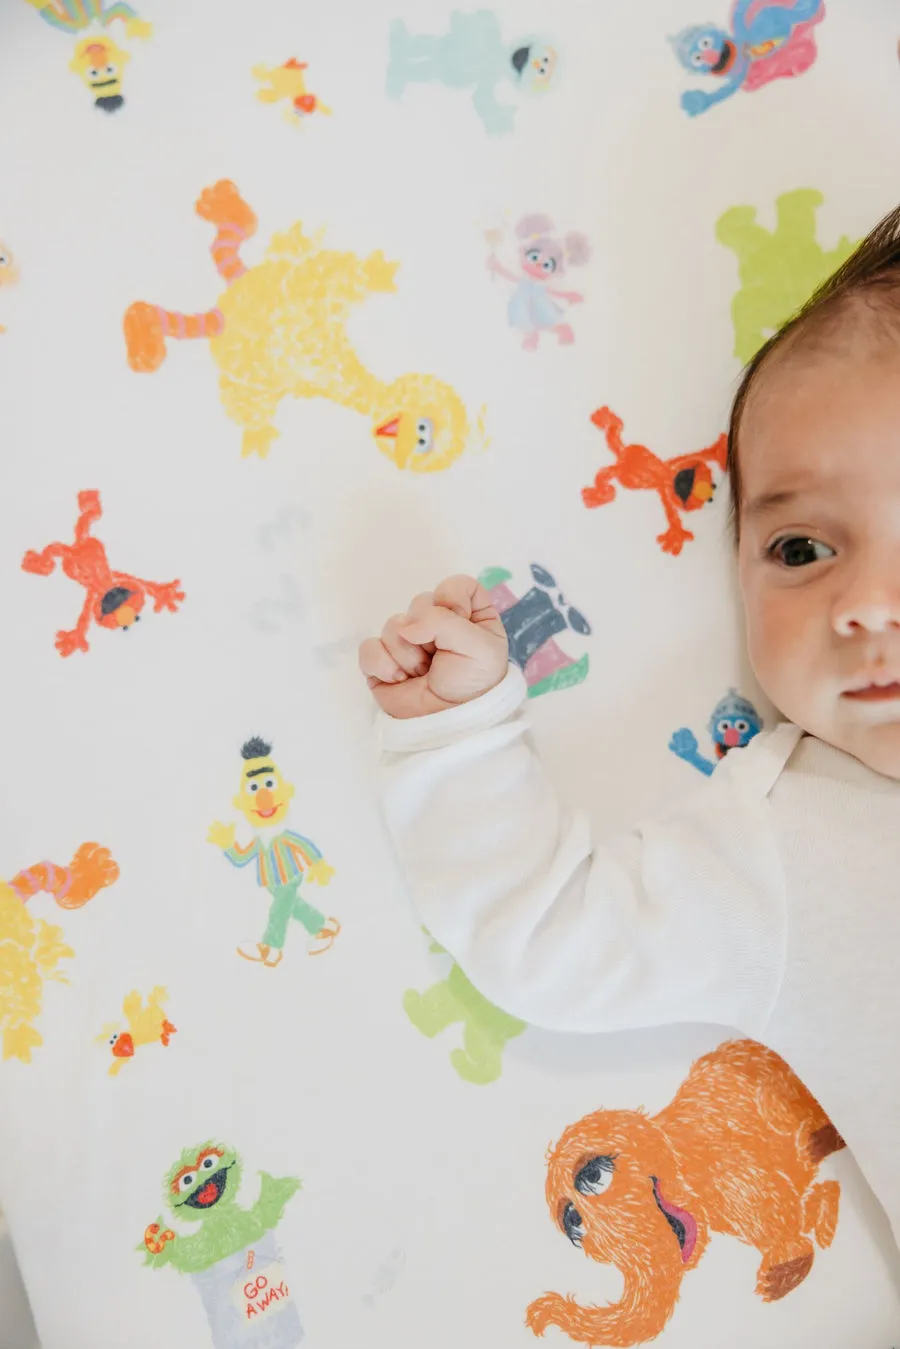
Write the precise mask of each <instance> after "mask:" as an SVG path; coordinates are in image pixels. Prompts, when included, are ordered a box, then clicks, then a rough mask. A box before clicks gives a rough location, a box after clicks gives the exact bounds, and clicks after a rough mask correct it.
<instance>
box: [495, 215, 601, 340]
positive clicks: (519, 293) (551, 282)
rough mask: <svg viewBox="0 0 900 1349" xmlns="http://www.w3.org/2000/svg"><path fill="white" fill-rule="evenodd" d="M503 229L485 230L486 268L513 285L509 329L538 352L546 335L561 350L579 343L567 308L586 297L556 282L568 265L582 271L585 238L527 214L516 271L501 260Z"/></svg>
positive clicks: (522, 223)
mask: <svg viewBox="0 0 900 1349" xmlns="http://www.w3.org/2000/svg"><path fill="white" fill-rule="evenodd" d="M498 233H501V231H496V230H489V231H487V242H488V244H489V245H490V246H491V252H490V254H489V256H488V264H487V265H488V270H489V271H490V272H491V273H492V275H494V276H499V277H502V278H503V280H504V281H509V282H511V283H512V284H513V285H514V286H515V290H514V291H513V293H512V296H511V298H510V301H509V306H508V308H507V318H508V320H509V325H510V327H511V328H516V329H518V331H519V332H521V333H522V334H523V336H522V346H523V347H524V348H525V350H526V351H536V350H537V346H538V342H539V340H540V335H541V333H542V332H550V333H553V334H554V336H555V337H556V338H557V340H558V341H559V344H560V346H568V345H570V344H571V343H572V342H574V341H575V333H574V331H573V329H572V325H571V324H570V323H568V322H567V321H566V319H565V309H564V308H563V305H564V304H567V305H573V304H581V302H582V300H583V299H584V296H583V295H582V294H581V293H580V292H579V291H577V290H560V288H559V286H558V285H557V284H556V283H557V282H558V281H560V280H561V279H562V278H563V277H564V276H565V275H566V272H567V271H568V269H569V268H570V267H582V266H584V264H585V263H586V262H587V261H588V259H589V257H590V255H591V249H590V244H589V243H588V241H587V239H586V238H585V236H584V235H583V234H579V233H577V232H576V231H574V230H573V231H570V232H569V233H568V234H565V235H560V234H558V233H557V231H556V228H555V226H554V224H553V221H552V220H551V219H550V217H549V216H547V215H537V214H535V215H526V216H523V217H522V219H521V220H520V221H519V223H518V224H517V225H516V236H517V238H518V241H519V244H518V258H517V263H516V266H517V269H518V270H513V269H512V268H510V267H507V266H505V265H504V264H503V263H502V262H501V261H500V259H499V258H498V257H497V252H496V246H497V243H499V239H498V238H497V235H498Z"/></svg>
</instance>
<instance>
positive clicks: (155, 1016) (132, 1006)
mask: <svg viewBox="0 0 900 1349" xmlns="http://www.w3.org/2000/svg"><path fill="white" fill-rule="evenodd" d="M168 1000H169V995H168V993H167V992H166V990H165V989H164V988H162V987H159V986H157V987H156V988H151V990H150V992H149V993H148V995H147V999H146V1002H145V1000H144V998H142V997H141V995H140V993H138V992H137V991H136V990H132V992H131V993H128V994H126V996H125V1000H124V1001H123V1003H122V1015H123V1017H124V1018H125V1024H124V1026H123V1025H122V1024H121V1023H118V1022H114V1021H113V1022H110V1023H109V1025H107V1026H104V1027H103V1030H102V1031H101V1032H100V1034H99V1035H98V1036H97V1039H98V1040H105V1041H106V1042H107V1043H108V1045H109V1047H110V1049H111V1050H112V1057H113V1061H112V1063H111V1064H110V1066H109V1075H110V1077H116V1076H117V1075H118V1074H119V1073H120V1072H121V1071H122V1069H123V1068H124V1067H125V1064H126V1063H127V1062H128V1060H129V1059H132V1058H134V1054H135V1051H136V1050H138V1049H140V1048H141V1047H142V1046H143V1045H154V1044H162V1045H168V1044H169V1042H170V1040H171V1038H172V1036H173V1035H174V1034H175V1031H176V1030H177V1029H178V1028H177V1026H173V1025H172V1023H171V1021H169V1020H168V1019H167V1017H166V1014H165V1011H164V1010H163V1009H164V1006H165V1004H166V1003H167V1002H168Z"/></svg>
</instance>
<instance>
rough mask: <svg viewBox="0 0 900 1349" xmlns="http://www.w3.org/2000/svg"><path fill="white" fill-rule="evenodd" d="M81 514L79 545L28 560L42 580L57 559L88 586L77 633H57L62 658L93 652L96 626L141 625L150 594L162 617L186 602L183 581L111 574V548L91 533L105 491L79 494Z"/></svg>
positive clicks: (55, 547)
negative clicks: (108, 550)
mask: <svg viewBox="0 0 900 1349" xmlns="http://www.w3.org/2000/svg"><path fill="white" fill-rule="evenodd" d="M78 509H79V512H80V514H79V516H78V519H77V521H76V522H75V540H74V542H73V543H50V544H48V545H47V547H46V548H43V549H42V550H41V551H40V552H39V553H36V552H32V551H29V552H27V553H26V554H25V556H24V557H23V559H22V570H23V571H30V572H34V573H35V575H37V576H49V575H50V573H51V572H52V571H53V569H54V567H55V566H56V563H57V560H58V561H59V562H60V563H61V564H62V569H63V571H64V572H65V574H66V576H68V577H71V579H72V580H73V581H77V582H78V584H79V585H81V586H83V587H84V589H85V591H86V595H85V600H84V605H83V607H82V610H81V614H80V615H79V618H78V622H77V623H76V624H75V627H74V628H73V629H72V631H71V632H66V631H61V632H58V633H57V634H56V649H57V651H58V652H59V654H60V655H61V656H71V655H72V653H73V651H87V650H88V649H89V648H88V643H87V636H86V634H87V631H88V628H89V627H90V626H91V623H96V624H97V626H98V627H100V628H112V629H116V628H119V629H120V630H122V631H125V632H127V631H128V629H129V628H130V627H132V626H133V625H134V624H135V623H137V622H139V621H140V617H141V610H142V609H143V607H144V602H145V600H146V598H147V596H148V595H149V596H150V598H151V599H152V600H153V608H154V611H155V612H156V613H160V612H161V611H162V610H163V609H167V610H169V612H170V613H174V612H175V611H176V609H177V608H178V606H179V604H180V603H181V601H182V600H183V599H184V591H183V590H181V589H180V584H181V583H180V582H179V581H166V582H164V583H163V584H158V583H157V582H156V581H142V580H139V579H138V577H137V576H131V575H129V574H128V573H127V572H124V571H112V570H110V566H109V562H108V561H107V557H106V549H105V548H104V546H103V544H102V543H101V542H100V540H99V539H95V538H94V537H93V535H92V534H91V529H92V527H93V524H94V521H95V520H99V519H100V516H101V515H102V514H103V508H102V507H101V505H100V493H99V492H79V494H78Z"/></svg>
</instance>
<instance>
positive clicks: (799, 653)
mask: <svg viewBox="0 0 900 1349" xmlns="http://www.w3.org/2000/svg"><path fill="white" fill-rule="evenodd" d="M728 444H729V468H730V478H731V488H732V498H733V508H734V532H735V538H736V543H737V558H738V569H739V575H740V585H741V591H742V595H743V602H744V609H745V614H746V631H747V643H748V647H749V654H750V659H751V662H752V665H753V668H754V670H755V672H756V675H757V678H758V679H759V682H760V685H761V686H762V688H763V689H764V690H765V692H766V693H767V695H768V696H769V698H770V699H771V700H772V702H773V703H774V704H775V706H776V707H778V708H779V709H780V710H781V712H782V714H783V715H784V717H785V718H787V720H786V721H784V722H783V723H781V724H779V725H778V726H777V727H775V729H773V730H772V731H769V732H766V733H764V734H762V735H759V736H757V737H756V739H755V740H754V741H753V742H752V743H751V744H750V745H749V746H748V747H747V748H746V749H744V750H742V751H741V753H740V754H732V755H729V756H728V758H727V759H726V760H725V761H724V762H723V763H722V764H721V765H720V766H719V767H718V768H717V769H716V772H715V774H714V776H713V777H712V778H710V779H708V781H707V782H706V783H704V785H703V786H702V787H700V788H699V789H698V790H697V791H696V793H695V794H693V795H692V796H691V797H689V798H688V799H686V800H683V801H680V802H679V803H677V804H676V805H674V806H673V807H672V808H671V809H670V810H668V811H667V812H665V813H664V814H663V815H661V816H659V817H657V818H654V819H650V820H647V821H646V822H644V823H643V824H640V825H638V826H637V827H636V828H635V829H633V830H632V831H631V832H629V833H627V834H624V835H622V836H621V837H614V838H610V839H606V840H604V841H602V842H599V843H595V842H592V841H591V838H590V834H589V829H588V822H587V820H586V818H585V816H584V815H583V814H576V815H574V817H571V818H570V817H567V816H566V814H565V813H564V812H563V810H562V808H561V806H560V804H559V802H558V801H557V799H556V796H555V794H554V792H553V789H552V787H551V785H550V783H549V782H548V780H547V778H546V776H545V774H544V771H543V769H542V767H541V763H540V761H539V759H538V758H537V756H536V754H535V752H534V750H533V748H532V746H531V744H530V741H529V726H528V718H527V716H526V713H525V706H526V703H525V699H526V692H527V690H526V685H525V680H524V678H523V676H522V674H521V672H520V671H519V670H518V669H517V668H516V667H515V666H513V665H509V664H508V661H507V642H506V634H505V631H504V627H503V623H502V622H501V620H500V617H499V615H498V613H497V611H496V609H495V608H494V607H493V606H492V605H491V602H490V599H489V596H488V595H487V593H486V591H485V590H484V589H483V588H482V587H481V586H480V585H479V584H478V583H477V582H476V581H474V580H473V579H472V578H470V577H466V576H454V577H451V578H450V579H449V580H446V581H444V582H442V583H441V585H439V586H438V588H437V589H436V590H435V591H434V592H429V593H425V594H420V595H417V596H416V598H415V599H414V600H413V601H412V603H411V605H410V607H409V612H408V613H407V614H400V615H397V616H395V617H393V618H391V619H389V621H388V622H387V624H386V625H385V627H384V630H383V632H382V634H381V636H380V638H371V639H369V640H367V641H365V642H363V644H362V646H361V648H360V666H361V668H362V671H363V673H364V674H365V675H366V676H367V678H368V684H369V687H370V688H371V690H372V693H373V694H374V696H375V699H376V700H377V702H378V705H379V707H380V709H381V710H380V712H379V713H378V735H379V742H380V750H381V761H382V774H383V782H384V801H385V809H386V815H387V820H388V825H389V828H390V830H391V833H392V835H393V838H394V842H395V845H396V848H397V851H398V854H399V857H400V860H401V862H402V864H403V867H404V869H405V872H406V875H407V877H408V880H409V884H410V887H411V890H412V894H413V897H414V899H415V902H416V904H417V907H418V909H419V913H420V915H421V918H422V921H423V923H424V924H425V926H426V927H427V928H428V930H429V931H430V932H431V933H432V934H433V935H434V937H435V938H436V939H437V940H438V941H439V942H440V943H441V945H442V946H444V947H446V948H447V950H448V951H450V952H451V954H452V955H453V956H454V957H455V959H456V960H457V961H458V962H459V964H460V965H461V967H462V969H463V970H464V971H465V973H466V974H467V975H468V976H469V977H470V979H471V980H472V981H473V983H474V984H475V985H476V986H477V987H478V988H479V989H480V990H481V991H482V992H483V993H484V994H485V996H486V997H488V998H490V999H492V1000H493V1001H494V1002H496V1003H498V1004H499V1005H500V1007H502V1008H504V1009H505V1010H506V1011H508V1012H510V1013H512V1014H513V1015H515V1016H518V1017H521V1018H523V1019H524V1020H526V1021H529V1022H531V1023H532V1024H534V1025H539V1026H546V1027H550V1028H553V1029H556V1030H561V1031H614V1030H620V1029H624V1028H626V1027H637V1026H654V1025H660V1024H662V1023H666V1022H714V1023H717V1024H721V1025H727V1026H731V1027H735V1028H737V1029H739V1030H740V1031H742V1032H743V1033H745V1034H747V1035H751V1036H754V1037H755V1038H756V1039H759V1040H762V1041H764V1042H765V1043H766V1044H768V1045H770V1046H771V1047H772V1048H774V1049H775V1050H777V1051H778V1052H779V1053H780V1054H781V1055H783V1057H784V1058H785V1059H786V1060H787V1061H788V1062H789V1063H790V1065H791V1066H792V1068H793V1069H794V1070H795V1071H796V1072H797V1073H798V1074H799V1076H800V1077H801V1078H802V1079H803V1080H804V1082H805V1083H806V1084H807V1086H808V1087H809V1088H810V1090H811V1091H812V1092H814V1093H815V1095H816V1096H817V1097H818V1098H819V1100H820V1102H821V1104H822V1105H823V1107H824V1108H825V1110H826V1111H827V1113H828V1114H829V1115H830V1117H831V1119H832V1120H833V1121H834V1123H835V1125H836V1126H837V1128H838V1129H839V1131H840V1132H841V1134H842V1135H843V1137H844V1138H845V1139H846V1141H847V1144H848V1145H849V1147H850V1148H851V1149H852V1150H853V1151H854V1153H855V1155H856V1157H857V1160H858V1162H859V1164H860V1166H861V1168H862V1170H863V1172H864V1173H865V1175H866V1177H867V1179H868V1181H869V1182H870V1184H871V1186H872V1188H873V1189H874V1191H875V1193H876V1194H877V1196H878V1197H879V1199H880V1200H881V1202H882V1203H883V1205H884V1207H885V1209H886V1211H887V1213H888V1216H889V1217H890V1219H891V1222H892V1224H893V1229H894V1234H895V1237H896V1238H897V1239H898V1240H900V1166H898V1163H897V1133H898V1128H900V1067H898V1060H897V1058H896V1055H897V1053H898V1046H900V971H898V958H900V208H898V210H896V211H894V212H893V213H892V214H891V215H890V216H888V217H887V218H886V219H885V220H884V221H882V223H881V224H880V225H878V226H877V227H876V229H875V230H874V231H873V232H872V233H871V234H870V235H869V237H868V238H867V239H866V240H865V241H864V242H863V244H862V245H861V246H860V247H859V249H858V250H857V252H856V253H855V254H854V255H853V256H852V257H851V258H850V259H849V260H848V261H847V262H846V263H845V264H844V265H843V267H841V269H840V270H839V271H838V272H837V273H836V274H835V276H834V277H833V278H832V279H831V280H830V281H829V282H828V283H827V284H826V285H825V286H824V287H822V289H821V290H820V291H819V292H818V293H817V294H816V295H815V296H814V297H813V298H812V299H811V300H810V302H809V303H808V304H807V305H806V306H805V308H804V309H803V310H802V311H801V312H800V313H799V314H798V315H797V316H796V317H795V318H793V319H792V320H791V321H790V322H789V323H788V324H787V325H786V326H785V327H784V328H783V329H781V331H780V332H778V333H777V334H776V335H775V336H774V337H773V338H771V340H770V341H769V342H768V343H767V344H766V345H765V346H764V347H763V348H762V350H761V351H760V352H759V353H758V354H757V356H755V357H754V359H753V361H752V362H751V364H750V365H749V366H748V368H747V370H746V371H745V373H744V375H743V378H742V381H741V384H740V387H739V389H738V393H737V396H736V398H735V402H734V407H733V410H732V414H731V425H730V429H729V440H728ZM600 771H604V770H603V767H602V765H601V768H600ZM784 1258H785V1259H790V1258H791V1252H789V1251H786V1252H785V1253H784Z"/></svg>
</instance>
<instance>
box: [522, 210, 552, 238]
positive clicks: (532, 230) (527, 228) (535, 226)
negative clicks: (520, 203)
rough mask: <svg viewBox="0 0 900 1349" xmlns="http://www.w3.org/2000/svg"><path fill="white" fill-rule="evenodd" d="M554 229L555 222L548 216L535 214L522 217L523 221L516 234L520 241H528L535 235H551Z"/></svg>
mask: <svg viewBox="0 0 900 1349" xmlns="http://www.w3.org/2000/svg"><path fill="white" fill-rule="evenodd" d="M552 229H553V221H552V220H551V219H550V217H549V216H548V215H540V214H537V213H535V214H532V215H523V216H522V219H521V220H520V221H519V223H518V225H516V234H518V236H519V238H520V239H528V238H530V237H531V235H533V234H549V233H550V232H551V231H552Z"/></svg>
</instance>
